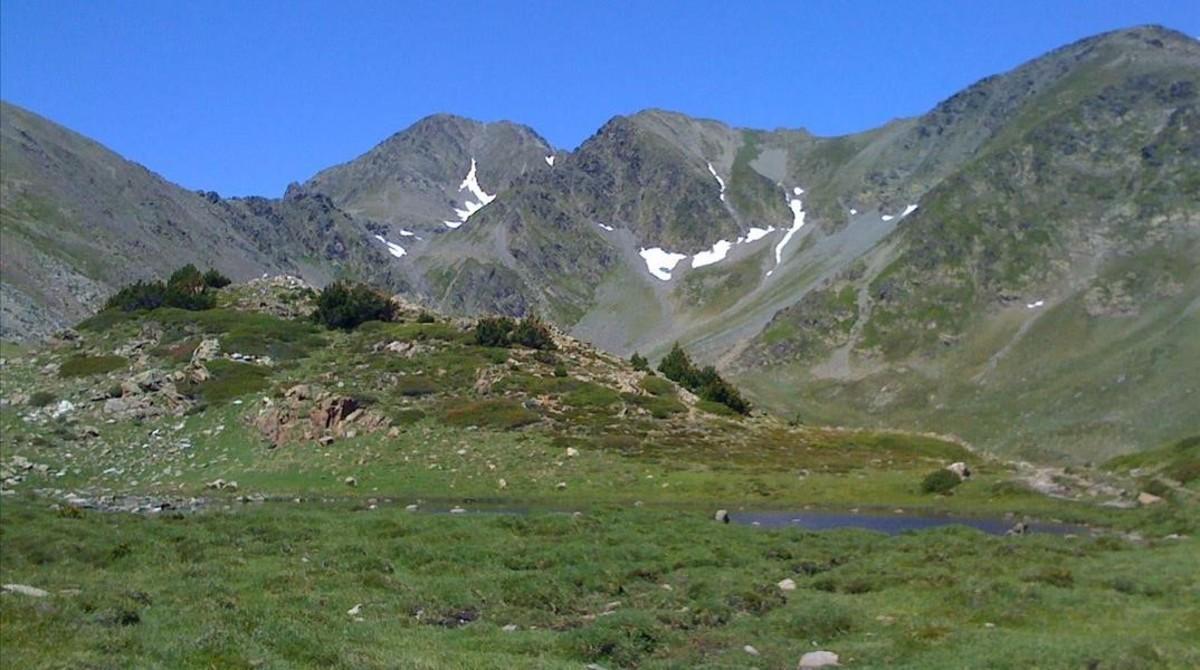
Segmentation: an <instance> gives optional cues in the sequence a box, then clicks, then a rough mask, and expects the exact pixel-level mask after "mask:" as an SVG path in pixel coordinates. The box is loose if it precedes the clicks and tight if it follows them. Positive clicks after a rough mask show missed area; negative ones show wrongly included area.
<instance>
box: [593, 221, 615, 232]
mask: <svg viewBox="0 0 1200 670" xmlns="http://www.w3.org/2000/svg"><path fill="white" fill-rule="evenodd" d="M596 225H597V226H600V227H601V228H603V229H604V230H607V231H608V232H610V233H611V232H612V231H613V227H612V226H606V225H604V224H603V223H597V224H596Z"/></svg>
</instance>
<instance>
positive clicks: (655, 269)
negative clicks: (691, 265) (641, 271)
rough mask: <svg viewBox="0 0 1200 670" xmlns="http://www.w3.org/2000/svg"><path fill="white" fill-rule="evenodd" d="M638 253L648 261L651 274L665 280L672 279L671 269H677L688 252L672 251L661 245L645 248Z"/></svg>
mask: <svg viewBox="0 0 1200 670" xmlns="http://www.w3.org/2000/svg"><path fill="white" fill-rule="evenodd" d="M638 255H639V256H641V257H642V259H644V260H645V261H646V269H647V270H649V271H650V274H652V275H654V276H655V277H658V278H659V279H661V280H663V281H670V280H671V271H672V270H674V269H675V266H676V265H678V264H679V261H681V260H683V259H685V258H687V255H686V254H675V253H671V252H670V251H664V250H663V249H662V248H660V247H654V248H652V249H645V248H643V249H641V250H639V251H638Z"/></svg>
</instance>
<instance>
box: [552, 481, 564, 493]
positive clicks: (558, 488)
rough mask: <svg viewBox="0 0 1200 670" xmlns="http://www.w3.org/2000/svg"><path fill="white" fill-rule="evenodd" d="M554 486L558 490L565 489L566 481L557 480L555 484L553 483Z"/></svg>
mask: <svg viewBox="0 0 1200 670" xmlns="http://www.w3.org/2000/svg"><path fill="white" fill-rule="evenodd" d="M554 488H555V489H557V490H559V491H566V490H567V483H566V482H559V483H557V484H555V485H554Z"/></svg>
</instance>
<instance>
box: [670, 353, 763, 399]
mask: <svg viewBox="0 0 1200 670" xmlns="http://www.w3.org/2000/svg"><path fill="white" fill-rule="evenodd" d="M658 371H659V372H661V373H662V374H663V376H664V377H666V378H667V379H670V380H671V381H673V382H675V383H677V384H679V385H680V386H683V387H684V388H686V389H687V390H689V391H691V392H692V393H695V394H696V395H698V396H700V397H701V398H702V399H704V400H708V401H710V402H715V403H720V404H722V405H724V406H726V407H728V408H729V409H731V410H733V411H735V412H737V413H738V414H749V413H750V403H749V402H747V401H746V399H745V398H743V397H742V394H741V393H739V392H738V390H737V389H736V388H735V387H734V386H733V385H732V384H730V383H729V382H727V381H725V380H724V379H721V376H720V375H718V374H717V369H716V368H714V367H713V366H711V365H708V366H705V367H703V368H697V367H696V366H695V365H694V364H693V363H692V359H690V358H688V355H687V352H685V351H684V350H683V347H680V346H679V343H678V342H676V343H675V346H674V347H672V349H671V353H669V354H667V355H666V356H665V357H664V358H663V359H662V362H661V363H659V364H658Z"/></svg>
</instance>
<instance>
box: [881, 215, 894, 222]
mask: <svg viewBox="0 0 1200 670" xmlns="http://www.w3.org/2000/svg"><path fill="white" fill-rule="evenodd" d="M879 218H880V219H883V220H884V221H891V220H892V219H894V218H896V217H894V216H892V215H891V214H884V215H883V216H881V217H879Z"/></svg>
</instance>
